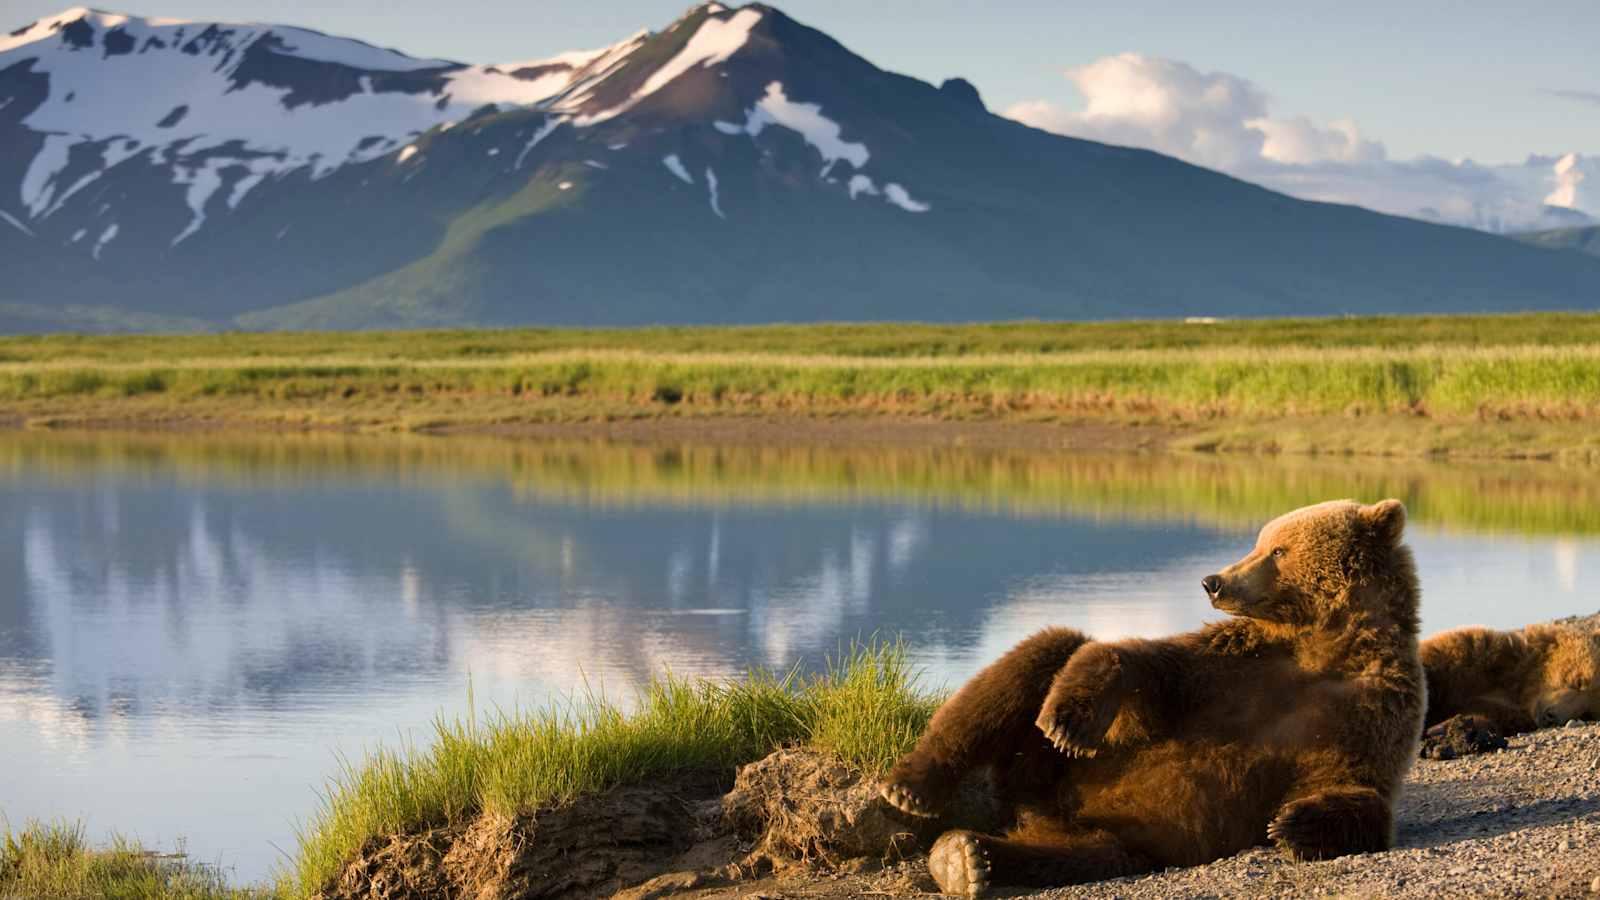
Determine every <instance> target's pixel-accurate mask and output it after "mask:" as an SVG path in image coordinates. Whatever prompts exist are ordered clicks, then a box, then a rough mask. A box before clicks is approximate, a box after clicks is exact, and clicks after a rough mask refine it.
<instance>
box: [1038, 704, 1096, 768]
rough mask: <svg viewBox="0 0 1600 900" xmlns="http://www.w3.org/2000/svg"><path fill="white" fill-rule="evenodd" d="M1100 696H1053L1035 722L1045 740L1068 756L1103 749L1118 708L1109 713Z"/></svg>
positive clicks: (1081, 755) (1087, 755) (1090, 754)
mask: <svg viewBox="0 0 1600 900" xmlns="http://www.w3.org/2000/svg"><path fill="white" fill-rule="evenodd" d="M1105 705H1106V704H1104V703H1103V702H1101V701H1100V698H1098V697H1092V696H1084V695H1083V694H1081V693H1071V694H1066V695H1063V696H1059V697H1058V696H1055V695H1051V697H1050V698H1048V699H1047V700H1045V704H1044V708H1043V709H1041V710H1040V711H1039V719H1038V721H1037V722H1035V723H1034V724H1035V725H1037V726H1039V730H1040V731H1042V732H1044V737H1045V740H1047V741H1049V742H1050V743H1051V744H1052V745H1054V746H1055V748H1056V749H1057V750H1060V751H1061V752H1062V753H1065V754H1067V755H1068V756H1077V757H1091V756H1094V755H1095V754H1096V753H1098V752H1099V750H1100V744H1101V742H1102V741H1103V740H1104V739H1105V735H1106V730H1107V729H1108V728H1110V727H1111V720H1112V719H1113V718H1115V717H1116V709H1115V708H1112V709H1111V710H1109V712H1108V711H1107V710H1105V709H1103V708H1102V707H1104V706H1105Z"/></svg>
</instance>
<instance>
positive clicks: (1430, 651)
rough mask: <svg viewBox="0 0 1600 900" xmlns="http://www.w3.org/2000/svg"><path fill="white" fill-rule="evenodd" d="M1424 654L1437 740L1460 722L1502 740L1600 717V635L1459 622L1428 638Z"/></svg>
mask: <svg viewBox="0 0 1600 900" xmlns="http://www.w3.org/2000/svg"><path fill="white" fill-rule="evenodd" d="M1421 654H1422V665H1423V668H1424V669H1425V670H1426V671H1427V674H1428V716H1427V723H1426V724H1427V726H1428V738H1429V741H1430V742H1432V741H1434V740H1436V739H1442V738H1443V736H1444V735H1445V734H1446V732H1447V731H1448V730H1450V729H1452V728H1453V729H1458V730H1465V731H1470V732H1478V733H1489V734H1491V735H1492V737H1491V738H1489V741H1490V742H1489V743H1488V744H1486V746H1494V743H1493V739H1494V738H1498V736H1499V735H1508V734H1519V733H1521V732H1524V731H1532V730H1534V729H1535V728H1548V727H1550V726H1552V725H1562V724H1565V723H1566V722H1567V721H1568V720H1570V719H1595V718H1600V633H1593V634H1590V633H1585V632H1583V631H1580V630H1579V629H1577V628H1574V627H1572V626H1570V625H1529V626H1528V627H1526V628H1524V629H1522V630H1520V631H1491V630H1490V629H1487V628H1478V627H1472V628H1457V629H1455V630H1454V631H1446V632H1444V633H1443V634H1437V635H1434V636H1433V637H1431V638H1428V639H1427V640H1426V641H1423V642H1422V649H1421ZM1498 745H1499V746H1504V741H1503V740H1502V741H1499V742H1498ZM1424 752H1428V751H1427V750H1426V749H1425V751H1424ZM1429 755H1438V754H1433V753H1430V754H1429Z"/></svg>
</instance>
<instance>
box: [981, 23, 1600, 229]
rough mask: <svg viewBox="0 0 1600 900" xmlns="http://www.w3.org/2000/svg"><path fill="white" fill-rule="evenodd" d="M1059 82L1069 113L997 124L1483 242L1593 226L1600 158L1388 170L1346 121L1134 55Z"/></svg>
mask: <svg viewBox="0 0 1600 900" xmlns="http://www.w3.org/2000/svg"><path fill="white" fill-rule="evenodd" d="M1066 76H1067V79H1068V80H1070V81H1071V82H1072V84H1073V85H1074V86H1075V87H1076V88H1077V89H1078V91H1079V92H1080V93H1081V94H1082V95H1083V98H1084V106H1083V108H1082V109H1081V110H1072V109H1067V108H1065V107H1062V106H1059V105H1057V104H1054V103H1051V102H1049V101H1045V100H1032V101H1026V102H1023V103H1018V104H1015V105H1013V106H1012V107H1010V108H1009V109H1007V110H1006V111H1005V115H1007V116H1009V117H1011V118H1013V119H1016V120H1017V121H1019V122H1023V123H1025V124H1028V125H1032V126H1034V127H1036V128H1043V129H1045V130H1047V131H1054V132H1057V133H1059V134H1065V135H1070V136H1073V137H1081V138H1087V139H1090V140H1095V141H1102V142H1104V143H1109V144H1122V145H1127V146H1135V147H1145V148H1148V149H1151V150H1155V151H1157V152H1159V153H1165V154H1167V155H1169V156H1176V157H1178V158H1179V159H1183V160H1185V161H1188V162H1191V163H1194V164H1196V165H1200V166H1206V167H1208V168H1213V169H1219V170H1221V171H1224V172H1227V173H1229V174H1231V175H1234V176H1236V177H1239V178H1243V179H1246V180H1248V181H1254V182H1256V183H1258V184H1262V185H1264V186H1266V187H1269V188H1272V189H1274V190H1278V191H1283V192H1284V193H1287V194H1292V195H1294V196H1296V197H1303V198H1306V199H1309V200H1323V201H1327V202H1333V203H1352V204H1356V205H1359V206H1365V207H1368V208H1370V209H1376V210H1378V211H1380V212H1386V213H1394V214H1397V215H1406V216H1415V217H1418V218H1425V219H1432V220H1434V221H1441V222H1449V223H1452V224H1459V225H1467V226H1470V227H1474V228H1482V229H1485V230H1489V231H1511V230H1520V229H1527V228H1539V227H1556V226H1559V225H1566V224H1575V223H1578V222H1581V221H1583V218H1582V215H1580V214H1587V215H1589V216H1594V217H1600V176H1597V177H1594V178H1590V177H1589V176H1590V175H1594V174H1595V173H1597V172H1600V158H1596V157H1584V156H1580V155H1577V154H1570V153H1569V154H1567V155H1566V156H1563V157H1560V158H1557V157H1544V156H1530V157H1529V158H1528V159H1527V160H1526V161H1525V162H1523V163H1520V164H1516V165H1507V166H1484V165H1480V164H1477V163H1474V162H1472V161H1470V160H1459V161H1449V160H1445V159H1440V158H1438V157H1431V156H1424V157H1418V158H1416V159H1411V160H1392V159H1389V157H1388V154H1387V152H1386V151H1385V149H1384V146H1383V144H1382V143H1381V142H1378V141H1375V140H1371V139H1369V138H1367V137H1365V136H1363V135H1362V133H1361V129H1360V128H1359V126H1358V125H1357V124H1356V123H1355V121H1354V120H1351V119H1341V120H1337V121H1334V122H1329V123H1326V124H1319V123H1317V122H1314V121H1312V120H1311V119H1309V118H1307V117H1305V116H1294V117H1288V118H1280V117H1275V116H1273V115H1272V114H1271V109H1270V107H1271V100H1270V98H1269V96H1268V95H1267V93H1266V92H1265V91H1263V90H1262V89H1261V88H1260V87H1258V86H1257V85H1255V84H1253V83H1252V82H1250V81H1249V80H1248V79H1245V78H1241V77H1239V76H1237V75H1232V74H1229V73H1227V72H1202V71H1200V70H1198V69H1196V68H1195V67H1193V66H1191V65H1189V64H1188V63H1185V62H1181V61H1178V60H1170V59H1161V58H1157V57H1149V56H1144V55H1141V54H1138V53H1122V54H1118V55H1116V56H1108V57H1104V58H1102V59H1098V60H1096V61H1094V62H1092V63H1090V64H1088V65H1085V66H1077V67H1074V68H1071V69H1068V70H1067V71H1066ZM1586 179H1587V182H1586Z"/></svg>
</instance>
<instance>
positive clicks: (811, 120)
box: [713, 81, 872, 177]
mask: <svg viewBox="0 0 1600 900" xmlns="http://www.w3.org/2000/svg"><path fill="white" fill-rule="evenodd" d="M713 125H714V127H715V128H716V129H717V130H718V131H721V132H722V133H723V134H738V133H740V132H743V133H745V134H748V135H750V137H752V138H755V137H760V136H761V132H763V131H765V130H766V129H767V127H768V126H771V125H777V126H779V127H782V128H787V129H789V130H790V131H795V132H798V133H799V134H800V136H801V137H803V138H805V141H806V143H808V144H810V145H811V146H812V147H815V148H816V150H817V152H818V153H820V154H822V161H823V176H824V177H826V175H827V172H828V169H829V168H831V167H832V166H833V164H834V163H835V162H838V161H839V160H841V159H842V160H844V161H846V162H848V163H850V165H851V166H853V167H854V168H857V169H859V168H861V167H863V166H865V165H866V164H867V160H868V159H870V158H871V156H872V154H871V153H869V152H868V151H867V145H866V144H861V143H857V142H854V141H847V140H845V139H844V138H843V137H842V136H841V135H842V134H843V132H844V129H843V128H841V127H840V125H839V123H838V122H835V121H833V120H832V119H830V118H828V117H827V116H825V115H823V114H822V105H821V104H818V103H797V102H795V101H793V100H790V99H789V97H788V96H787V95H786V94H785V93H784V91H783V84H782V83H780V82H777V81H774V82H772V83H770V84H768V85H767V92H766V94H765V95H764V96H762V98H761V99H760V100H757V101H756V105H755V106H752V107H751V108H750V110H749V112H748V113H746V117H745V123H744V125H742V126H740V125H733V126H731V129H730V127H729V123H726V122H715V123H713Z"/></svg>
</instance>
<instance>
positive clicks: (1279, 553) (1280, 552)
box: [1272, 547, 1289, 559]
mask: <svg viewBox="0 0 1600 900" xmlns="http://www.w3.org/2000/svg"><path fill="white" fill-rule="evenodd" d="M1288 553H1289V551H1287V550H1285V549H1283V548H1282V547H1273V548H1272V555H1273V556H1275V557H1277V558H1278V559H1282V558H1283V557H1284V556H1286V555H1287V554H1288Z"/></svg>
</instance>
